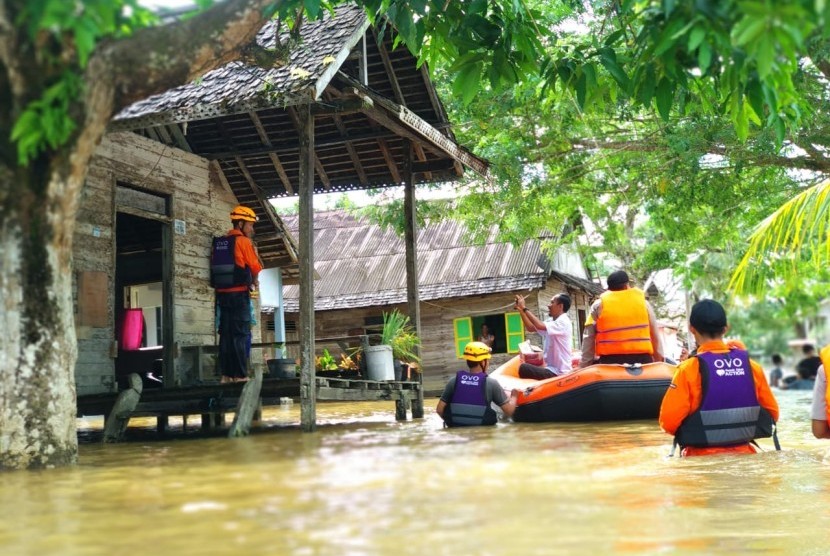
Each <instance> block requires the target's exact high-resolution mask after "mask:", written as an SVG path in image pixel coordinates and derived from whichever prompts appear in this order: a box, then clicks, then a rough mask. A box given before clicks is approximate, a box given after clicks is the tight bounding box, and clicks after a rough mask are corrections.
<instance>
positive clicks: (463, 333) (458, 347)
mask: <svg viewBox="0 0 830 556" xmlns="http://www.w3.org/2000/svg"><path fill="white" fill-rule="evenodd" d="M452 328H453V332H454V333H455V356H456V357H458V358H459V359H461V356H462V355H464V348H465V347H466V345H467V344H468V343H470V342H472V341H473V319H471V318H470V317H461V318H460V319H453V321H452Z"/></svg>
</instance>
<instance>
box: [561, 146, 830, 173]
mask: <svg viewBox="0 0 830 556" xmlns="http://www.w3.org/2000/svg"><path fill="white" fill-rule="evenodd" d="M571 145H572V146H573V147H574V150H577V149H580V148H583V149H602V150H614V151H617V152H648V153H661V152H668V151H669V148H668V147H667V146H665V145H661V144H659V143H654V142H651V141H590V140H583V139H578V140H575V141H571ZM799 146H801V145H799ZM805 150H806V151H808V152H810V149H807V148H805ZM813 150H814V149H813ZM706 152H707V153H708V154H717V155H720V156H724V157H726V158H732V152H731V149H730V148H729V147H727V146H724V145H709V146H707V147H706ZM742 158H743V160H744V161H745V162H746V163H747V164H749V165H753V166H765V167H769V166H778V167H781V168H792V169H797V170H812V171H815V172H822V173H830V159H828V158H827V157H824V156H821V157H813V156H794V157H787V156H780V155H767V154H760V153H759V154H747V155H745V156H743V157H742Z"/></svg>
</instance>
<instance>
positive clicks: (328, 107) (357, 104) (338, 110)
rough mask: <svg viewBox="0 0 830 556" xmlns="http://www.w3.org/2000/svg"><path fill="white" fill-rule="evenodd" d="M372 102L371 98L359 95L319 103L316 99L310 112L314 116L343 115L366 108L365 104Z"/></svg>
mask: <svg viewBox="0 0 830 556" xmlns="http://www.w3.org/2000/svg"><path fill="white" fill-rule="evenodd" d="M367 104H368V105H370V106H371V104H372V100H371V99H367V98H361V97H349V98H343V99H338V100H336V101H326V102H325V103H321V102H320V101H318V102H317V103H316V104H314V105H313V106H312V107H311V113H312V114H314V116H321V117H323V116H336V115H340V116H345V115H347V114H355V113H357V112H360V111H362V110H363V109H364V108H366V105H367Z"/></svg>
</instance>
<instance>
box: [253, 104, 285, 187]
mask: <svg viewBox="0 0 830 556" xmlns="http://www.w3.org/2000/svg"><path fill="white" fill-rule="evenodd" d="M248 116H249V117H250V118H251V121H252V122H253V123H254V128H256V132H257V134H258V135H259V140H260V141H262V144H263V145H265V146H266V147H273V145H272V144H271V139H270V138H269V137H268V133H266V131H265V127H264V126H263V125H262V121H261V120H260V119H259V116H257V113H256V112H248ZM268 158H270V159H271V164H273V165H274V170H276V171H277V175H278V176H279V177H280V181H281V182H282V186H283V187H284V188H285V191H286V192H288V194H289V195H293V194H294V187H293V186H292V185H291V180H289V179H288V174H286V173H285V168H283V166H282V163H281V162H280V157H278V156H277V153H275V152H269V153H268Z"/></svg>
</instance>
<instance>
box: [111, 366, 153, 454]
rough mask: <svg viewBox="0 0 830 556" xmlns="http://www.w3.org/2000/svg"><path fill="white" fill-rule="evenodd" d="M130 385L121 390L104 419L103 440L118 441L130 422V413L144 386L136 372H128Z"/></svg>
mask: <svg viewBox="0 0 830 556" xmlns="http://www.w3.org/2000/svg"><path fill="white" fill-rule="evenodd" d="M127 380H128V381H129V383H130V387H129V388H127V389H126V390H122V391H121V392H120V393H119V394H118V397H117V398H116V399H115V404H114V405H113V406H112V410H110V412H109V415H108V416H107V418H106V420H105V421H104V442H120V441H121V440H123V438H124V433H125V432H126V431H127V425H128V424H129V423H130V414H131V413H132V412H133V411H135V408H136V406H137V405H138V402H139V400H140V399H141V392H142V390H143V388H144V386H143V384H142V382H141V377H140V376H138V374H137V373H130V376H129V377H128V378H127Z"/></svg>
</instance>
